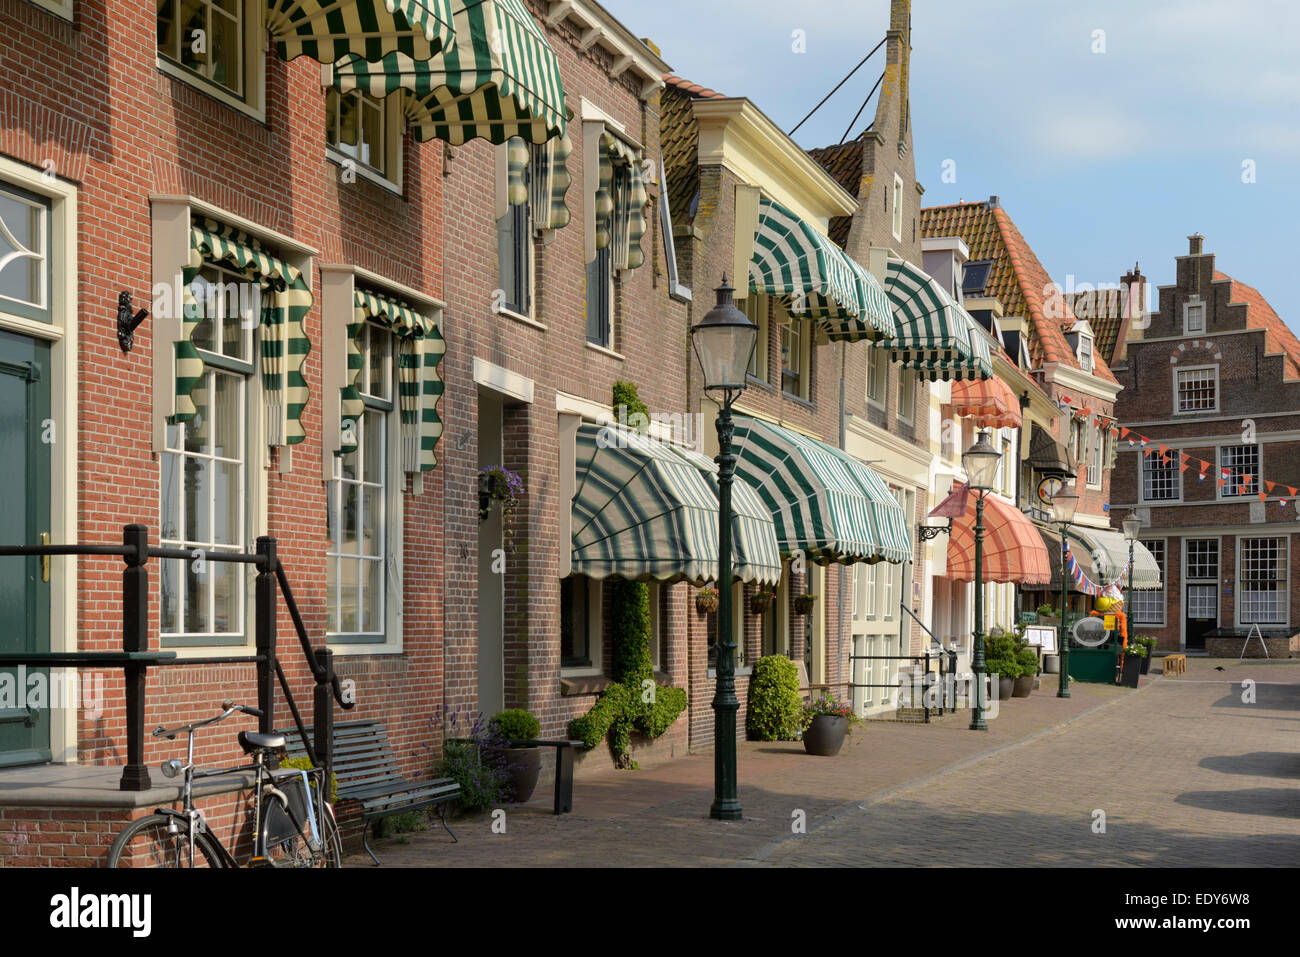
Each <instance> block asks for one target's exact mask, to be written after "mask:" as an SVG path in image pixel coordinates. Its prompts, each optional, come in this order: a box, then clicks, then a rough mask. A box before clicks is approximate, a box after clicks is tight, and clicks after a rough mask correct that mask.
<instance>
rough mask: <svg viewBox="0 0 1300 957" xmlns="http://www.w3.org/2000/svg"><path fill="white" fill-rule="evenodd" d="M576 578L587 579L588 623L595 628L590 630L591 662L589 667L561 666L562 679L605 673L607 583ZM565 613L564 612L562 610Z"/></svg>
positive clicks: (592, 579)
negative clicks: (604, 603) (605, 603)
mask: <svg viewBox="0 0 1300 957" xmlns="http://www.w3.org/2000/svg"><path fill="white" fill-rule="evenodd" d="M574 577H575V578H586V579H587V621H588V623H589V624H592V625H594V627H589V628H588V636H587V641H588V648H587V657H588V658H589V659H590V660H591V663H590V664H587V665H574V666H565V665H563V664H561V666H560V675H561V677H565V678H568V677H574V678H576V677H584V676H591V675H603V674H604V673H605V662H604V650H605V628H604V621H605V618H604V606H603V599H604V591H605V582H604V580H603V579H600V578H587V576H586V575H575V576H574ZM561 613H563V610H561ZM561 661H563V650H561Z"/></svg>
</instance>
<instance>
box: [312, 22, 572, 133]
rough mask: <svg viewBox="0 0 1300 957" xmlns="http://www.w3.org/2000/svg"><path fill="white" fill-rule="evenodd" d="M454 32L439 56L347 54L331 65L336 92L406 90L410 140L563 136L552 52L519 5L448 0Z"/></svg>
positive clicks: (557, 72)
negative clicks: (413, 136) (412, 137)
mask: <svg viewBox="0 0 1300 957" xmlns="http://www.w3.org/2000/svg"><path fill="white" fill-rule="evenodd" d="M450 2H451V4H452V23H453V35H452V38H451V40H450V42H449V43H448V45H447V46H446V48H445V49H444V50H443V52H442V53H440V54H438V55H437V56H435V57H432V58H428V57H425V58H420V57H417V56H411V55H409V54H407V53H402V52H399V53H390V54H388V55H386V56H383V57H382V58H380V57H365V56H358V55H352V56H347V57H343V58H341V59H340V61H339V62H338V63H336V64H335V66H334V75H335V83H336V84H337V86H338V88H339V89H340V90H343V91H345V92H346V91H347V90H353V89H359V90H365V91H366V92H367V93H370V94H372V95H373V96H378V97H381V98H382V97H386V96H388V94H390V93H395V92H397V91H399V90H403V91H405V92H406V98H405V102H406V115H407V117H408V119H409V120H410V122H411V128H412V130H413V131H414V133H415V138H416V139H417V140H420V141H425V140H433V139H438V140H443V141H445V142H448V143H452V144H454V145H459V144H461V143H465V142H467V141H469V140H472V139H474V138H476V137H482V138H484V139H486V140H488V141H489V142H492V143H504V142H505V141H506V140H508V139H510V138H511V137H512V136H518V137H521V138H522V139H524V140H526V141H527V142H529V143H544V142H546V141H547V140H549V139H551V138H552V137H555V136H560V135H561V134H562V133H563V132H564V124H565V107H564V88H563V87H562V86H561V84H560V66H559V62H558V61H557V59H556V57H555V50H554V49H552V47H551V42H550V40H548V39H547V38H546V34H545V33H544V32H543V31H542V29H541V28H540V27H539V26H538V25H537V22H536V21H535V20H534V19H533V17H532V15H531V14H530V13H529V12H528V10H527V8H526V7H525V6H524V4H523V0H479V2H475V0H450Z"/></svg>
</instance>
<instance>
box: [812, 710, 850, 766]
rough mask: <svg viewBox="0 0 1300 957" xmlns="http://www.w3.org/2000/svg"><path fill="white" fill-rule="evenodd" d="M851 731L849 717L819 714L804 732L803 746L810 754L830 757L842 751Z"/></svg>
mask: <svg viewBox="0 0 1300 957" xmlns="http://www.w3.org/2000/svg"><path fill="white" fill-rule="evenodd" d="M848 732H849V719H848V718H841V717H838V716H836V715H829V714H819V715H817V716H816V717H815V718H813V720H812V724H811V725H810V726H809V727H808V730H807V731H805V732H804V733H803V747H804V750H805V751H807V752H808V753H809V754H817V755H821V756H822V757H826V758H830V757H834V756H835V755H837V754H839V753H840V748H842V747H844V738H845V736H846V735H847V734H848Z"/></svg>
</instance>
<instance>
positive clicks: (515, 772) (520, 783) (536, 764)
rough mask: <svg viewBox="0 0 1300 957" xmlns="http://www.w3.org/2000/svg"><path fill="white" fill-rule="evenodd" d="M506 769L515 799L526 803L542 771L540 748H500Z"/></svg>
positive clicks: (520, 802)
mask: <svg viewBox="0 0 1300 957" xmlns="http://www.w3.org/2000/svg"><path fill="white" fill-rule="evenodd" d="M501 754H502V756H503V757H504V761H505V766H506V771H507V773H508V774H509V775H510V787H511V790H512V791H513V792H514V795H515V801H516V802H517V803H519V804H526V803H527V802H528V799H529V798H531V797H532V796H533V791H534V789H536V787H537V778H538V776H539V775H540V774H541V773H542V749H541V748H502V749H501Z"/></svg>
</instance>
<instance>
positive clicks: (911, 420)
mask: <svg viewBox="0 0 1300 957" xmlns="http://www.w3.org/2000/svg"><path fill="white" fill-rule="evenodd" d="M916 383H917V377H916V370H915V369H899V370H898V396H897V399H898V408H897V410H896V412H897V415H898V420H899V421H900V422H905V423H906V424H908V425H915V424H916ZM905 396H906V399H907V401H906V403H904V401H903V399H904V397H905Z"/></svg>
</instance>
